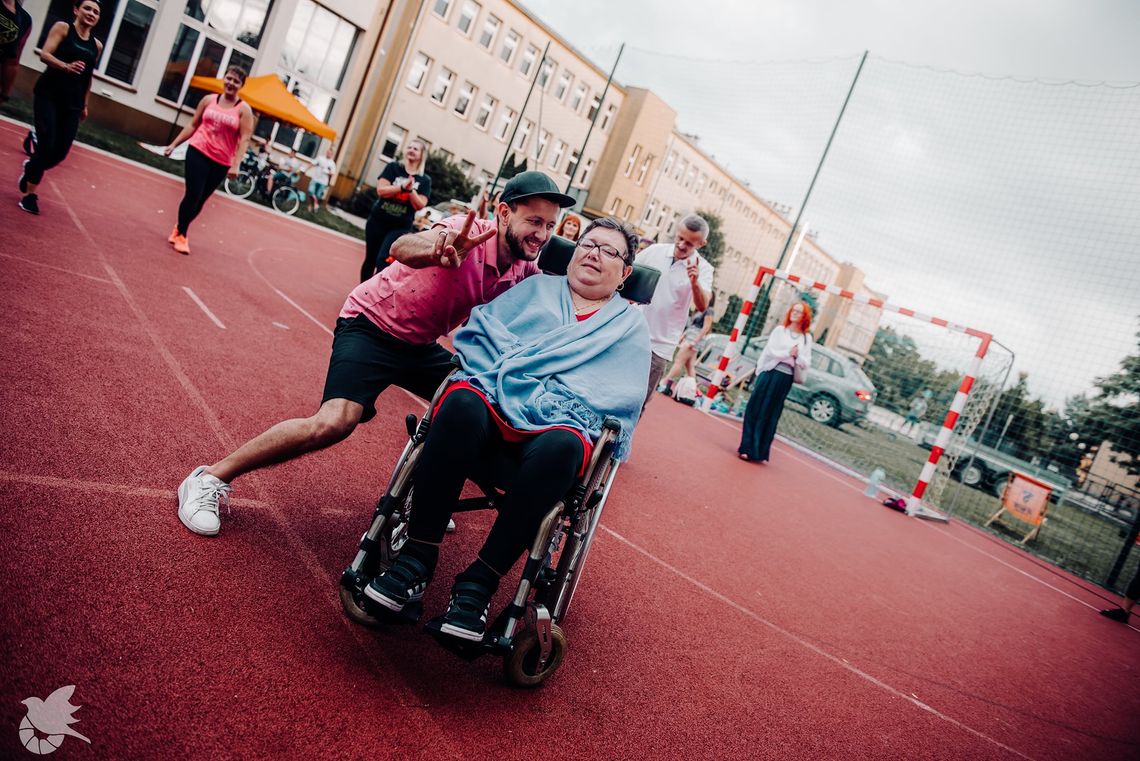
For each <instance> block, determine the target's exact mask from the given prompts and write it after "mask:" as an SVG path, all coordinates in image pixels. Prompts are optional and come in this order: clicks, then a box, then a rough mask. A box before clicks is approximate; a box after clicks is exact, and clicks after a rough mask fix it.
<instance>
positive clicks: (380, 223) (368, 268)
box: [360, 216, 411, 283]
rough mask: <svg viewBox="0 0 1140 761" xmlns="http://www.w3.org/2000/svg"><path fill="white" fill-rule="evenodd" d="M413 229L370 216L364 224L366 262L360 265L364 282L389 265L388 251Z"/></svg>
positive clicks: (361, 279) (361, 280)
mask: <svg viewBox="0 0 1140 761" xmlns="http://www.w3.org/2000/svg"><path fill="white" fill-rule="evenodd" d="M410 232H411V230H409V229H408V228H406V227H404V226H402V225H399V226H393V225H392V223H391V221H390V220H386V219H384V218H382V217H376V216H369V217H368V222H367V223H365V225H364V264H362V265H361V267H360V282H362V283H363V282H364V281H365V280H367V279H369V278H370V277H372V276H373V275H375V274H376V273H377V272H379V271H380V270H382V269H384V268H385V267H387V266H388V251H389V250H390V249H391V248H392V243H393V242H394V241H395V240H396V238H399V237H400V236H401V235H405V234H407V233H410Z"/></svg>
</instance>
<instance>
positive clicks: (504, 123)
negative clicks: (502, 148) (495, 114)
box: [495, 108, 518, 141]
mask: <svg viewBox="0 0 1140 761" xmlns="http://www.w3.org/2000/svg"><path fill="white" fill-rule="evenodd" d="M516 116H518V114H517V113H516V112H515V111H514V110H513V109H510V108H504V109H503V111H502V113H500V114H499V126H497V127H495V139H496V140H503V141H506V139H507V133H508V132H510V131H511V125H512V124H514V123H515V117H516Z"/></svg>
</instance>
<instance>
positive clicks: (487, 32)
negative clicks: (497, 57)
mask: <svg viewBox="0 0 1140 761" xmlns="http://www.w3.org/2000/svg"><path fill="white" fill-rule="evenodd" d="M502 23H503V22H502V21H499V19H498V18H497V17H495V16H491V15H488V16H487V18H486V19H485V20H484V21H483V31H482V32H480V33H479V47H481V48H486V49H487V50H490V49H492V48H493V47H494V46H495V38H496V37H497V36H499V26H500V25H501V24H502Z"/></svg>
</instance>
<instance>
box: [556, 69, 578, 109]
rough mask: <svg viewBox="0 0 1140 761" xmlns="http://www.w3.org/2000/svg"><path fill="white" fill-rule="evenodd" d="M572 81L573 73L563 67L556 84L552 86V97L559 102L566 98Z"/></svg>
mask: <svg viewBox="0 0 1140 761" xmlns="http://www.w3.org/2000/svg"><path fill="white" fill-rule="evenodd" d="M573 81H574V75H573V74H571V73H570V72H568V71H566V69H563V70H562V74H560V75H559V77H558V84H557V85H555V86H554V99H555V100H557V101H558V102H559V103H561V102H562V101H563V100H564V99H565V98H566V93H568V92H570V83H571V82H573Z"/></svg>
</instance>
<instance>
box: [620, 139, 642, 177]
mask: <svg viewBox="0 0 1140 761" xmlns="http://www.w3.org/2000/svg"><path fill="white" fill-rule="evenodd" d="M639 156H641V146H640V145H635V146H633V150H632V151H630V153H629V161H627V162H625V171H624V172H622V174H624V175H625V176H626V177H629V176H630V175H631V174H633V168H634V167H635V166H637V159H638V157H639Z"/></svg>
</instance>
